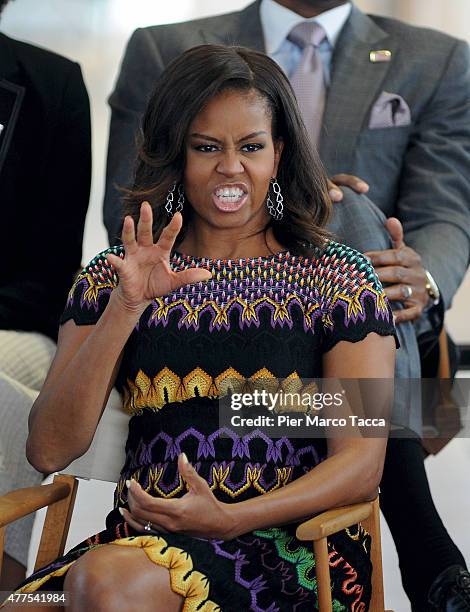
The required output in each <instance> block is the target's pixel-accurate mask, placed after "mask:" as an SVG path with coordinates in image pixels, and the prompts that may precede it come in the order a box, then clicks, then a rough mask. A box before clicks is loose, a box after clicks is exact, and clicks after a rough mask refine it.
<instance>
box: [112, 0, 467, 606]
mask: <svg viewBox="0 0 470 612" xmlns="http://www.w3.org/2000/svg"><path fill="white" fill-rule="evenodd" d="M209 42H214V43H217V42H224V43H227V44H232V43H235V44H243V45H246V46H248V47H251V48H254V49H258V50H262V51H265V52H267V53H268V54H269V55H270V56H271V57H272V58H273V59H275V60H276V61H277V62H278V63H279V64H280V66H281V67H282V68H283V69H284V70H285V72H286V73H287V75H288V76H289V78H290V80H291V82H292V84H293V86H294V90H295V91H296V94H297V97H298V100H299V104H300V107H301V109H302V111H303V115H304V120H305V121H306V124H307V127H308V128H309V131H310V135H311V138H312V140H313V142H314V143H315V144H317V146H318V149H319V152H320V157H321V159H322V161H323V163H324V164H325V166H326V168H327V171H328V173H329V174H330V176H332V180H333V181H335V182H336V183H337V184H341V183H342V182H344V181H345V180H346V179H347V177H345V176H344V173H353V174H354V175H356V176H357V177H361V179H363V181H365V182H366V185H364V184H361V183H360V182H359V181H358V180H355V181H353V182H351V181H350V180H349V179H347V180H346V183H347V184H350V185H351V186H353V187H354V188H355V189H356V190H357V191H365V190H367V184H368V186H369V187H370V189H369V191H368V196H369V198H370V200H372V202H373V203H374V204H376V205H377V206H378V207H379V208H380V209H381V211H382V212H383V213H385V215H386V216H387V217H388V218H389V219H388V220H387V221H386V229H387V231H388V232H389V234H390V240H391V241H392V246H391V247H388V246H387V247H383V248H382V249H380V250H379V249H377V250H376V249H374V250H373V252H369V253H368V255H369V256H370V257H371V261H372V263H373V264H374V265H375V266H376V268H377V272H378V275H379V277H380V279H381V280H382V281H383V282H384V283H386V284H387V288H386V292H387V295H388V296H389V298H390V300H391V301H392V304H400V305H401V306H402V309H401V310H399V311H397V312H396V313H395V315H396V322H397V323H398V327H399V329H400V328H402V327H404V326H405V325H407V324H408V323H406V322H412V323H413V324H414V326H415V332H416V337H417V339H418V341H419V344H420V349H421V355H422V364H423V371H424V372H425V375H426V376H435V375H436V372H437V362H438V358H439V354H438V335H439V332H440V330H441V328H442V325H443V320H444V313H445V310H446V309H448V308H449V307H450V305H451V302H452V298H453V296H454V294H455V292H456V291H457V289H458V287H459V285H460V283H461V281H462V279H463V276H464V274H465V272H466V269H467V266H468V261H469V253H470V207H469V202H470V178H469V177H470V175H469V172H468V168H469V167H470V62H469V52H468V45H467V44H466V43H465V42H463V41H459V40H457V39H455V38H452V37H451V36H447V35H445V34H443V33H440V32H437V31H432V30H429V29H425V28H417V27H412V26H410V25H407V24H405V23H402V22H400V21H397V20H394V19H389V18H384V17H378V16H368V15H365V14H364V13H362V12H361V11H360V10H359V9H358V8H357V7H356V6H354V4H352V3H349V2H345V1H344V0H276V1H275V0H261V1H257V2H254V3H253V4H250V5H249V6H248V7H247V8H246V9H244V10H242V11H239V12H235V13H230V14H227V15H221V16H216V17H212V18H206V19H199V20H195V21H191V22H187V23H180V24H170V25H163V26H155V27H148V28H142V29H139V30H137V31H136V32H135V33H134V34H133V36H132V38H131V39H130V41H129V44H128V46H127V50H126V53H125V56H124V59H123V62H122V66H121V71H120V74H119V77H118V80H117V84H116V87H115V90H114V92H113V93H112V95H111V97H110V105H111V110H112V118H111V127H110V137H109V147H108V166H107V180H106V195H105V202H104V220H105V225H106V227H107V230H108V236H109V240H110V243H111V244H116V242H117V240H118V236H119V234H120V227H121V223H122V205H121V199H122V195H121V192H120V190H119V188H120V187H126V186H129V185H132V182H133V174H132V164H133V159H134V153H135V151H136V146H137V144H136V142H137V141H138V136H139V124H140V120H141V117H142V113H143V110H144V108H145V106H146V103H147V100H148V98H149V95H150V92H151V91H152V89H153V86H154V84H155V81H156V79H157V78H158V76H159V75H160V74H161V72H162V70H163V69H164V67H165V66H166V65H167V64H168V62H170V61H171V60H172V59H174V58H175V57H177V56H178V55H179V54H180V53H182V52H183V51H185V50H186V49H188V48H190V47H192V46H194V45H198V44H201V43H209ZM340 173H341V174H340ZM349 178H351V177H349ZM345 193H346V191H345ZM333 197H334V194H333ZM349 197H350V194H348V195H347V197H346V198H345V201H346V200H348V198H349ZM356 208H357V207H356ZM342 214H343V213H342V212H341V213H339V214H338V212H336V216H339V217H341V215H342ZM366 214H368V211H367V213H366ZM391 217H394V218H391ZM397 219H398V221H397ZM342 227H343V228H346V232H345V233H344V234H341V233H340V234H338V235H339V239H340V241H341V242H345V243H347V244H350V243H351V241H352V242H353V244H354V246H355V247H356V248H358V249H360V250H367V251H370V250H371V249H369V248H368V247H365V248H364V247H361V244H360V241H361V234H362V232H364V231H366V232H367V229H366V227H367V221H364V220H363V218H362V216H361V214H360V213H359V214H358V218H356V219H355V222H352V223H350V224H342ZM374 227H375V226H374ZM400 339H401V337H400ZM400 353H401V351H398V358H400ZM454 366H455V364H454ZM454 369H455V368H454ZM397 370H398V368H397ZM409 371H410V372H411V371H414V372H416V369H413V368H412V367H410V369H409ZM412 376H419V374H412ZM420 408H421V407H420V406H417V405H414V406H411V411H412V412H414V416H416V415H417V413H418V412H419V411H420ZM401 424H402V426H403V428H402V433H403V436H404V437H405V438H406V439H402V438H401V437H400V439H397V436H398V434H397V432H395V433H394V437H392V438H391V439H390V441H389V445H388V448H387V458H386V462H385V470H384V477H383V480H382V483H381V507H382V510H383V512H384V515H385V517H386V519H387V522H388V524H389V526H390V529H391V532H392V535H393V538H394V541H395V544H396V547H397V551H398V556H399V561H400V569H401V572H402V579H403V585H404V588H405V591H406V593H407V595H408V597H409V598H410V601H411V602H412V607H413V611H414V612H429V610H430V609H432V610H445V611H447V612H451V611H456V610H468V609H470V575H469V574H468V572H467V569H466V565H465V560H464V558H463V556H462V554H461V553H460V551H459V550H458V548H457V547H456V546H455V544H454V542H453V541H452V540H451V538H450V537H449V535H448V533H447V531H446V529H445V527H444V525H443V524H442V521H441V519H440V517H439V515H438V513H437V510H436V508H435V506H434V503H433V501H432V497H431V494H430V491H429V485H428V481H427V477H426V472H425V469H424V453H423V447H422V443H421V440H420V437H419V434H420V433H421V432H420V430H419V427H418V428H416V427H411V428H410V427H409V425H407V424H406V423H405V422H404V420H403V419H402V420H401ZM410 430H411V431H410ZM416 434H418V435H416ZM405 506H406V508H407V514H408V518H407V520H406V521H403V520H402V509H403V507H405ZM417 551H418V552H419V562H417V559H416V554H417Z"/></svg>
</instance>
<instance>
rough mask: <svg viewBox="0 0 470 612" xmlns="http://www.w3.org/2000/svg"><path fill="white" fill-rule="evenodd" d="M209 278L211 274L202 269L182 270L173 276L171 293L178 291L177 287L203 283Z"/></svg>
mask: <svg viewBox="0 0 470 612" xmlns="http://www.w3.org/2000/svg"><path fill="white" fill-rule="evenodd" d="M211 278H212V273H211V272H209V270H205V269H204V268H189V269H188V270H182V271H181V272H176V273H175V274H174V275H173V282H172V291H174V290H175V289H179V287H184V285H191V284H194V283H200V282H203V283H205V282H207V281H208V280H209V279H211Z"/></svg>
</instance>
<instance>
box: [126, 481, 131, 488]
mask: <svg viewBox="0 0 470 612" xmlns="http://www.w3.org/2000/svg"><path fill="white" fill-rule="evenodd" d="M130 486H131V481H130V480H126V487H127V488H128V489H129V488H130Z"/></svg>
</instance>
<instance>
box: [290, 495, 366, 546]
mask: <svg viewBox="0 0 470 612" xmlns="http://www.w3.org/2000/svg"><path fill="white" fill-rule="evenodd" d="M372 504H373V502H364V503H360V504H352V505H351V506H342V507H340V508H334V509H333V510H327V511H326V512H322V513H321V514H318V515H317V516H314V517H313V518H311V519H309V520H308V521H305V522H304V523H302V524H301V525H299V526H298V527H297V532H296V535H297V537H298V539H299V540H302V541H306V540H309V541H314V542H315V541H317V540H321V539H322V538H327V537H328V536H330V535H332V534H333V533H337V532H338V531H341V530H342V529H346V527H351V525H355V524H356V523H360V522H361V521H364V520H365V519H367V518H368V517H369V516H370V515H371V513H372V509H373V505H372Z"/></svg>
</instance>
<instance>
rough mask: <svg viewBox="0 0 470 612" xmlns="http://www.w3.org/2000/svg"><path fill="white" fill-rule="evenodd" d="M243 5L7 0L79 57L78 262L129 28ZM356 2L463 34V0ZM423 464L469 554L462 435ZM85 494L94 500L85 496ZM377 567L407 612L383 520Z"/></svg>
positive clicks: (22, 18)
mask: <svg viewBox="0 0 470 612" xmlns="http://www.w3.org/2000/svg"><path fill="white" fill-rule="evenodd" d="M247 4H248V0H225V1H224V2H223V3H222V2H220V1H218V0H176V1H174V2H164V1H162V0H41V1H38V0H14V1H13V2H11V4H10V5H9V6H8V7H7V9H6V10H5V13H4V16H3V17H2V23H1V29H2V30H3V31H4V32H5V33H7V34H9V35H11V36H13V37H16V38H19V39H23V40H27V41H30V42H32V43H34V44H37V45H41V46H44V47H47V48H49V49H51V50H53V51H56V52H58V53H61V54H62V55H65V56H67V57H69V58H71V59H73V60H75V61H78V62H79V63H80V64H81V66H82V70H83V73H84V77H85V81H86V84H87V87H88V91H89V94H90V99H91V105H92V122H93V185H92V195H91V203H90V209H89V213H88V217H87V225H86V232H85V243H84V255H83V259H84V261H85V260H88V259H90V258H91V257H92V256H93V255H94V254H95V253H96V252H97V251H99V250H100V249H102V248H104V247H105V246H107V239H106V234H105V231H104V227H103V225H102V221H101V205H102V199H103V191H104V176H105V157H106V142H107V133H108V122H109V112H108V107H107V104H106V99H107V96H108V95H109V93H110V92H111V90H112V87H113V84H114V81H115V78H116V75H117V71H118V68H119V63H120V60H121V58H122V54H123V51H124V46H125V43H126V41H127V39H128V38H129V36H130V34H131V33H132V31H133V30H134V29H135V28H136V27H138V26H145V25H151V24H160V23H169V22H175V21H183V20H187V19H192V18H196V17H201V16H205V15H213V14H216V13H222V12H228V11H231V10H238V9H240V8H242V7H244V6H246V5H247ZM357 4H358V5H359V6H360V8H362V9H364V10H366V11H370V12H376V13H380V14H384V15H390V16H395V17H399V18H402V19H405V20H407V21H410V22H412V23H415V24H418V25H427V26H431V27H435V28H438V29H442V30H445V31H447V32H449V33H450V34H454V35H456V36H459V37H460V38H467V39H470V2H469V0H412V1H411V2H410V1H409V0H358V1H357ZM469 172H470V168H469ZM443 255H444V256H445V253H444V254H443ZM469 303H470V276H468V277H467V279H466V281H465V283H464V285H463V286H462V288H461V290H460V291H459V294H458V296H457V298H456V299H455V302H454V306H453V308H452V310H451V312H450V313H449V315H448V326H449V328H450V330H451V332H452V333H453V335H454V336H455V338H456V340H457V341H458V342H460V343H464V342H466V343H469V344H470V324H469V319H470V317H469V308H468V304H469ZM426 464H427V470H428V474H429V477H430V480H431V486H432V490H433V494H434V497H435V500H436V504H437V506H438V508H439V510H440V512H441V515H442V517H443V520H444V522H445V524H446V526H447V528H448V530H449V532H450V533H451V535H452V536H453V537H454V538H455V540H456V541H457V542H458V544H459V545H460V547H461V549H462V551H463V553H464V555H465V556H466V558H467V560H468V561H470V530H469V529H468V519H467V517H468V516H470V497H469V495H468V492H467V489H468V487H466V486H462V483H464V482H467V478H468V470H469V466H470V445H469V444H468V440H466V439H459V440H454V441H453V442H452V443H451V444H449V445H448V447H447V448H446V449H445V450H444V451H443V452H442V453H441V454H439V455H438V456H437V457H435V458H432V459H431V460H428V461H427V462H426ZM84 490H85V492H84V496H83V497H82V498H81V499H82V502H84V503H82V504H79V516H80V520H79V521H78V522H76V523H75V525H76V527H75V531H74V530H72V533H71V536H70V538H71V542H70V543H77V542H78V541H80V539H82V538H84V537H86V536H87V535H89V534H90V532H92V531H96V530H99V529H101V526H102V516H101V515H102V514H103V510H102V508H103V506H108V507H109V505H110V504H111V503H112V499H111V492H110V491H111V489H110V488H108V489H106V491H107V493H106V494H104V492H103V488H102V487H99V486H98V485H97V484H96V483H94V482H93V481H92V483H90V484H88V485H86V486H85V487H84ZM97 492H98V493H99V495H98V497H97V495H96V494H97ZM92 498H93V499H94V500H95V502H96V504H97V505H94V504H90V503H89V501H90V499H92ZM97 506H101V514H100V512H97ZM104 514H106V512H105V513H104ZM77 524H78V526H77ZM418 553H419V551H418ZM384 572H385V577H386V580H385V587H386V599H387V607H390V608H393V609H394V610H395V612H408V611H409V610H410V608H409V605H408V603H407V599H406V597H405V595H404V593H403V590H402V589H401V584H400V578H399V574H398V570H397V560H396V557H395V551H394V547H393V542H392V541H391V538H390V535H389V533H388V532H387V530H386V528H385V527H384Z"/></svg>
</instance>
